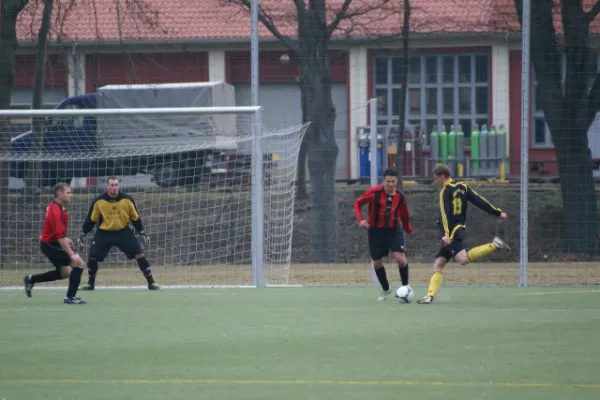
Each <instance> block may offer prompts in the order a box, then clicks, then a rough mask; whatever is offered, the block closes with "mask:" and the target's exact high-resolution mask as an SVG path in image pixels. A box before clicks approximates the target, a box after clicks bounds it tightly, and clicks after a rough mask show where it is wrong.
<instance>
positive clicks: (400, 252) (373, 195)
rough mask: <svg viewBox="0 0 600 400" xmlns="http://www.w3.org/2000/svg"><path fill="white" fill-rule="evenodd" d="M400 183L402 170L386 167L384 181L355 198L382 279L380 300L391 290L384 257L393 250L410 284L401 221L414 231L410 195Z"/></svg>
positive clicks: (361, 223) (375, 266)
mask: <svg viewBox="0 0 600 400" xmlns="http://www.w3.org/2000/svg"><path fill="white" fill-rule="evenodd" d="M397 185H398V173H397V172H396V171H395V170H393V169H391V168H390V169H386V170H385V171H384V173H383V184H382V185H378V186H373V187H372V188H369V189H368V190H367V191H366V192H364V193H363V194H362V195H361V196H360V197H359V198H358V199H356V201H355V202H354V213H355V214H356V219H357V220H358V225H359V226H360V227H362V228H364V229H367V230H368V237H369V252H370V253H371V260H372V261H373V268H375V273H376V275H377V279H378V280H379V283H381V289H382V292H381V295H380V296H379V300H380V301H381V300H385V299H386V298H387V296H388V294H390V293H391V289H390V284H389V282H388V280H387V276H386V273H385V267H384V266H383V261H382V259H383V257H387V255H388V254H389V252H390V251H391V252H392V257H393V258H394V259H395V260H396V262H397V263H398V270H399V272H400V279H401V280H402V286H408V262H407V261H406V254H405V253H404V235H403V233H402V231H401V230H400V229H399V224H400V222H402V227H403V228H404V230H405V231H406V233H411V232H412V231H413V229H412V226H411V225H410V220H409V216H408V207H407V205H406V196H405V195H404V193H402V192H401V191H400V190H398V188H397ZM367 204H368V205H369V217H368V218H367V219H364V218H363V215H362V208H363V206H365V205H367Z"/></svg>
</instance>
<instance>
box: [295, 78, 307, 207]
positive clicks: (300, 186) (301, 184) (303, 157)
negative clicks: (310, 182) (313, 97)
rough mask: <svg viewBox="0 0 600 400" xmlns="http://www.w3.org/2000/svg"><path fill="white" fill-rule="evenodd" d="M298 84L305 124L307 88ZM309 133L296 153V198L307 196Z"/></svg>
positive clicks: (304, 198)
mask: <svg viewBox="0 0 600 400" xmlns="http://www.w3.org/2000/svg"><path fill="white" fill-rule="evenodd" d="M299 85H300V102H301V104H302V123H303V124H306V123H308V121H310V120H309V119H308V107H307V106H306V101H307V99H308V94H307V89H306V88H305V86H304V85H303V84H301V83H300V84H299ZM308 138H309V135H308V134H305V135H304V138H303V139H302V143H301V144H300V152H299V153H298V174H297V178H296V181H297V187H296V200H306V199H307V198H308V191H307V189H306V161H307V156H308V147H309V141H308Z"/></svg>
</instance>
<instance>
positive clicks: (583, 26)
mask: <svg viewBox="0 0 600 400" xmlns="http://www.w3.org/2000/svg"><path fill="white" fill-rule="evenodd" d="M554 6H555V3H554V2H552V1H547V0H533V1H532V3H531V61H532V63H533V67H534V70H535V75H536V76H535V77H536V81H537V88H536V97H537V98H538V99H539V101H540V103H541V105H542V108H543V110H544V115H545V117H546V122H547V124H548V127H549V129H550V133H551V136H552V141H553V143H554V148H555V152H556V158H557V163H558V175H559V178H560V186H561V194H562V200H563V214H564V221H563V232H562V237H563V241H562V243H561V248H560V249H557V251H564V252H567V253H586V254H592V253H594V252H596V251H597V247H598V243H597V240H598V236H597V235H598V209H597V203H596V201H597V200H596V191H595V187H594V178H593V170H592V162H591V154H590V149H589V147H588V145H589V143H588V137H587V131H588V129H589V127H590V125H591V123H592V121H593V119H594V116H595V115H596V112H598V111H599V110H598V107H597V104H595V103H592V102H590V98H589V96H588V81H587V80H588V76H589V75H588V73H587V72H588V68H587V67H588V65H587V61H588V59H589V55H590V54H595V53H590V49H589V21H590V20H589V19H587V17H586V15H585V12H584V10H583V7H582V3H581V1H579V2H577V1H567V0H561V2H560V6H561V15H560V16H561V19H562V20H561V23H562V26H563V29H564V39H563V40H564V44H561V45H559V41H558V39H557V32H556V28H555V26H554V24H555V20H556V15H555V11H556V10H555V9H554ZM515 7H516V9H517V13H518V15H519V19H520V20H521V21H522V16H523V1H522V0H515ZM563 46H564V53H565V55H566V71H565V82H562V81H561V64H562V62H561V54H560V52H561V50H560V49H561V47H563ZM594 57H595V55H594ZM596 79H599V78H598V77H597V78H596Z"/></svg>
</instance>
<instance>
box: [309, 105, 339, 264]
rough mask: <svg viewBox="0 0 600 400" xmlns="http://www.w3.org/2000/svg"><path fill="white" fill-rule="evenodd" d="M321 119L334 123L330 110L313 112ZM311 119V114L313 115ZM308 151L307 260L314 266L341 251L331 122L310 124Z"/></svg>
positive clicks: (334, 146)
mask: <svg viewBox="0 0 600 400" xmlns="http://www.w3.org/2000/svg"><path fill="white" fill-rule="evenodd" d="M314 112H317V113H320V114H321V116H320V117H321V118H324V119H332V120H333V119H335V112H333V113H332V112H331V109H330V110H328V109H326V108H323V109H319V108H316V109H315V110H314ZM313 116H314V114H313ZM309 130H311V131H312V132H311V136H312V138H311V146H310V148H309V150H308V169H309V172H310V200H311V218H310V221H311V225H310V253H311V254H310V256H311V257H310V258H311V260H312V261H314V262H336V261H337V258H338V253H339V247H340V243H339V242H340V235H339V222H338V215H339V212H338V204H337V198H336V193H335V169H336V160H337V154H338V147H337V143H336V142H335V137H334V136H333V131H334V128H333V122H331V123H329V122H328V123H326V124H325V126H322V125H321V126H320V125H318V124H312V125H311V127H310V128H309Z"/></svg>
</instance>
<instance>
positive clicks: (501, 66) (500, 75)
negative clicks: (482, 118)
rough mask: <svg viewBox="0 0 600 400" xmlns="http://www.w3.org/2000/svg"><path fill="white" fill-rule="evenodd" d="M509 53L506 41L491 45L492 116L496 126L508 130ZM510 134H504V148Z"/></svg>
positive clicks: (508, 147)
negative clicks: (502, 126)
mask: <svg viewBox="0 0 600 400" xmlns="http://www.w3.org/2000/svg"><path fill="white" fill-rule="evenodd" d="M509 53H510V49H509V46H508V43H502V44H495V45H492V59H491V60H490V62H491V64H492V76H491V84H492V118H493V123H494V125H496V127H499V126H500V125H504V128H505V130H506V131H507V132H508V126H509V122H510V104H509V88H510V79H509V78H510V77H509V62H510V61H509ZM509 139H510V135H506V148H507V149H510V146H509Z"/></svg>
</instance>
